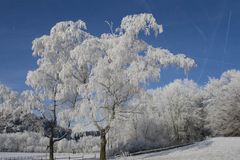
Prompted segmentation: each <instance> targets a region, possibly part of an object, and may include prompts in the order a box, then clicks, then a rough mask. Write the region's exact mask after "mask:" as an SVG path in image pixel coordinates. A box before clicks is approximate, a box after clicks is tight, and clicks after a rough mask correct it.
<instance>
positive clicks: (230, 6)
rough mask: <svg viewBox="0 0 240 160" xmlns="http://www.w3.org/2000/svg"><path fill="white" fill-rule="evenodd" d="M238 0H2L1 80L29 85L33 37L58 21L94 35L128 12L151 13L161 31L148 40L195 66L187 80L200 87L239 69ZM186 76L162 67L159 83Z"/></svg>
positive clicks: (22, 86) (17, 86)
mask: <svg viewBox="0 0 240 160" xmlns="http://www.w3.org/2000/svg"><path fill="white" fill-rule="evenodd" d="M239 8H240V1H239V0H38V1H37V0H1V1H0V82H1V83H3V84H6V85H8V86H9V87H10V88H12V89H15V90H17V91H22V90H24V89H26V88H27V86H26V85H25V77H26V74H27V72H28V70H31V69H34V68H36V58H33V57H32V55H31V54H32V51H31V44H32V40H33V39H34V38H36V37H39V36H41V35H43V34H48V33H49V30H50V28H51V27H52V26H53V25H54V24H55V23H57V22H59V21H64V20H73V21H74V20H78V19H82V20H83V21H85V22H86V23H87V26H88V31H89V32H91V33H92V34H94V35H99V34H101V33H102V32H108V31H109V28H108V26H107V25H106V23H105V22H104V21H105V20H108V21H112V22H113V23H114V25H115V26H118V25H119V23H120V20H121V19H122V17H124V16H126V15H129V14H136V13H143V12H148V13H152V14H153V15H154V17H155V18H156V19H157V21H158V22H159V23H160V24H163V27H164V32H163V33H162V34H161V35H160V36H159V37H158V38H155V37H154V36H152V37H149V38H147V39H146V40H147V41H149V42H150V43H152V44H153V45H154V46H161V47H163V48H167V49H169V50H170V51H172V52H174V53H185V54H186V55H187V56H189V57H192V58H194V59H195V60H196V62H197V64H198V67H197V68H195V69H193V70H192V71H191V72H190V73H189V78H190V79H193V80H195V81H196V82H197V83H198V84H200V85H203V84H205V83H206V82H207V80H208V77H209V76H210V77H219V76H220V75H221V73H222V72H223V71H225V70H228V69H240V63H239V62H240V61H239V60H240V52H239V51H240V43H239V42H240V19H239V17H240V9H239ZM175 78H184V74H183V71H182V70H180V69H174V68H170V69H165V70H163V71H162V75H161V82H160V83H157V84H152V85H151V86H152V87H156V86H161V85H164V84H167V83H169V82H170V81H172V80H174V79H175Z"/></svg>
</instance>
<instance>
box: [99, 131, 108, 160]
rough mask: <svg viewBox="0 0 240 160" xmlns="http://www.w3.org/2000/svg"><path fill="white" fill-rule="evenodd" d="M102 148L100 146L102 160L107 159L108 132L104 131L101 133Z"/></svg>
mask: <svg viewBox="0 0 240 160" xmlns="http://www.w3.org/2000/svg"><path fill="white" fill-rule="evenodd" d="M100 134H101V148H100V160H106V144H107V139H106V133H105V131H102V132H101V133H100Z"/></svg>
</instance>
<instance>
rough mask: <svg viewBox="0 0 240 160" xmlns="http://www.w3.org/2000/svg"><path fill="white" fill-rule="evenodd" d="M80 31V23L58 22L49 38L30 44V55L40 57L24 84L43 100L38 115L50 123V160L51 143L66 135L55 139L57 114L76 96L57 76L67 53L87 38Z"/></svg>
mask: <svg viewBox="0 0 240 160" xmlns="http://www.w3.org/2000/svg"><path fill="white" fill-rule="evenodd" d="M83 29H86V26H85V23H84V22H82V21H77V22H72V21H67V22H60V23H57V24H56V25H55V26H54V27H53V28H52V29H51V32H50V35H44V36H42V37H40V38H37V39H35V40H34V41H33V45H32V49H33V55H34V56H38V57H40V58H39V59H38V61H37V63H38V68H37V69H36V70H34V71H29V73H28V75H27V81H26V83H27V84H28V85H30V86H31V87H32V88H33V89H34V90H35V92H36V93H37V94H39V95H41V96H42V97H43V98H44V104H45V105H46V106H45V107H43V108H42V110H41V112H42V113H44V114H45V115H47V116H45V117H46V118H47V119H49V121H50V124H49V133H48V134H47V137H48V138H49V149H50V156H49V159H50V160H53V159H54V155H53V153H54V143H55V142H57V141H60V140H61V139H63V138H64V137H65V136H66V135H67V134H64V135H63V136H62V137H58V138H56V129H57V126H58V125H59V123H58V120H59V118H58V113H59V112H60V111H61V110H63V109H66V108H69V107H73V106H75V102H76V101H75V100H74V98H75V97H77V95H76V90H74V89H72V90H70V89H67V88H65V85H64V83H63V82H62V79H61V76H60V73H61V72H63V70H64V67H63V66H64V63H66V62H67V61H68V60H69V59H70V51H71V50H72V49H73V48H74V47H75V46H76V45H78V44H80V43H82V41H84V40H85V39H86V38H88V37H89V35H88V34H87V33H86V32H84V31H83ZM69 95H71V96H69Z"/></svg>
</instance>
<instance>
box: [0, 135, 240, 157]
mask: <svg viewBox="0 0 240 160" xmlns="http://www.w3.org/2000/svg"><path fill="white" fill-rule="evenodd" d="M55 155H56V158H57V159H59V158H60V159H69V157H71V158H74V157H75V158H77V159H82V158H84V159H95V158H96V157H97V156H98V154H84V155H83V154H79V153H77V154H71V153H56V154H55ZM46 156H47V154H46V153H13V152H0V159H10V158H14V159H20V160H22V159H26V160H27V159H45V158H46ZM31 157H32V158H31ZM120 159H121V160H143V159H144V160H240V137H228V138H226V137H225V138H223V137H219V138H212V139H208V140H205V141H203V142H199V143H196V144H193V145H190V146H185V147H180V148H177V149H171V150H168V151H162V152H157V153H150V154H144V155H138V156H132V157H122V158H118V160H120Z"/></svg>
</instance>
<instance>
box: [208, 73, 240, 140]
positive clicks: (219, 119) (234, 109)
mask: <svg viewBox="0 0 240 160" xmlns="http://www.w3.org/2000/svg"><path fill="white" fill-rule="evenodd" d="M204 91H205V94H204V95H205V100H204V103H205V105H206V108H207V111H208V116H207V119H208V122H209V127H210V128H211V130H212V132H213V135H224V136H239V135H240V71H237V70H229V71H226V72H224V73H223V74H222V76H221V77H220V79H215V78H211V79H210V80H209V82H208V84H207V85H206V86H205V88H204Z"/></svg>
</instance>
